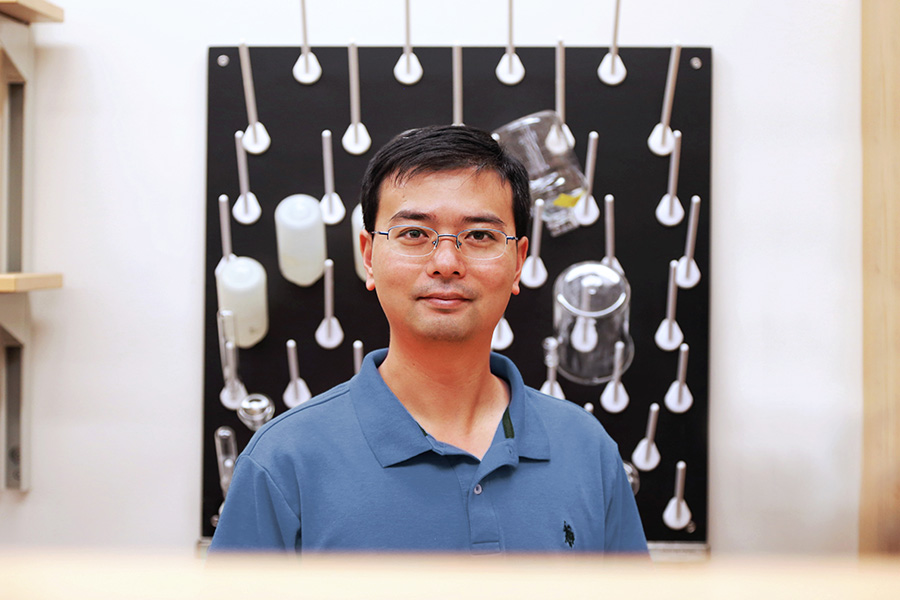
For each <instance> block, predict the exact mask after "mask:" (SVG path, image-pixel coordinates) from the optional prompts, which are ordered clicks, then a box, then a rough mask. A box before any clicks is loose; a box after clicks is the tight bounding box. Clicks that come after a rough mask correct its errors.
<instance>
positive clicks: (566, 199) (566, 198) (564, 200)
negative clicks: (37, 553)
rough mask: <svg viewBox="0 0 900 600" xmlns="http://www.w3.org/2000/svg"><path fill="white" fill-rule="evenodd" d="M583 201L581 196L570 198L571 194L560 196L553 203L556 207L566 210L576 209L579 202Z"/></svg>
mask: <svg viewBox="0 0 900 600" xmlns="http://www.w3.org/2000/svg"><path fill="white" fill-rule="evenodd" d="M579 200H581V194H579V195H578V196H570V195H569V194H560V195H559V196H557V197H556V200H554V201H553V204H554V205H556V206H562V207H564V208H574V207H575V205H576V204H578V201H579Z"/></svg>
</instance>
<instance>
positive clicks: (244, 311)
mask: <svg viewBox="0 0 900 600" xmlns="http://www.w3.org/2000/svg"><path fill="white" fill-rule="evenodd" d="M216 293H217V294H218V298H219V310H220V311H221V310H230V311H231V312H232V313H233V314H234V324H235V341H236V342H237V345H238V347H239V348H251V347H253V346H255V345H256V344H257V342H259V341H260V340H261V339H263V338H264V337H265V336H266V333H267V332H268V331H269V309H268V302H267V295H266V269H265V267H263V266H262V265H261V264H260V263H259V262H258V261H256V260H254V259H252V258H250V257H248V256H234V255H232V256H231V257H229V258H226V259H225V260H224V261H222V263H221V264H220V265H219V267H218V268H217V269H216Z"/></svg>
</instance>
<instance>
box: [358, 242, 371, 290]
mask: <svg viewBox="0 0 900 600" xmlns="http://www.w3.org/2000/svg"><path fill="white" fill-rule="evenodd" d="M374 241H375V236H374V235H372V234H371V233H369V232H368V231H360V232H359V251H360V252H362V257H363V268H365V270H366V289H367V290H369V291H370V292H371V291H373V290H374V289H375V277H374V275H373V274H372V243H373V242H374Z"/></svg>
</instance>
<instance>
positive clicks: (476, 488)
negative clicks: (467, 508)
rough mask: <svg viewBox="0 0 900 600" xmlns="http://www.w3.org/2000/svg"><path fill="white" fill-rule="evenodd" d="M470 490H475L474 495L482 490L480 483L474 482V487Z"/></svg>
mask: <svg viewBox="0 0 900 600" xmlns="http://www.w3.org/2000/svg"><path fill="white" fill-rule="evenodd" d="M472 491H473V492H475V494H476V495H478V494H480V493H481V491H482V490H481V484H480V483H476V484H475V489H474V490H472Z"/></svg>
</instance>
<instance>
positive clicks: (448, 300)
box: [419, 292, 471, 308]
mask: <svg viewBox="0 0 900 600" xmlns="http://www.w3.org/2000/svg"><path fill="white" fill-rule="evenodd" d="M419 300H421V301H423V302H425V303H426V304H428V305H429V306H432V307H434V308H456V307H459V306H462V305H463V304H465V303H466V302H470V301H471V299H470V298H469V297H467V296H465V295H463V294H459V293H456V292H434V293H431V294H425V295H424V296H419Z"/></svg>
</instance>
